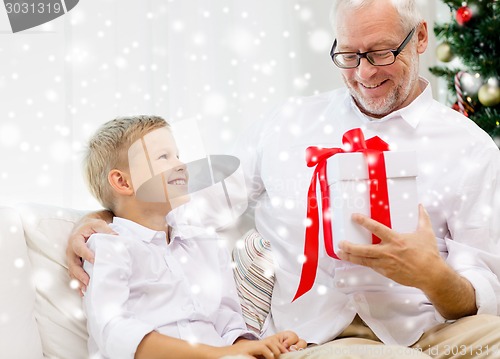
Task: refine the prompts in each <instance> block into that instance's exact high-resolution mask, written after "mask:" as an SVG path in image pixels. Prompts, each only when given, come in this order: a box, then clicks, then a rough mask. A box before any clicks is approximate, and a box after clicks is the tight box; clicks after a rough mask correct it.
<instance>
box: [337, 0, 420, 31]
mask: <svg viewBox="0 0 500 359" xmlns="http://www.w3.org/2000/svg"><path fill="white" fill-rule="evenodd" d="M389 1H390V2H391V3H392V5H393V6H394V8H395V9H396V11H397V12H398V14H399V18H400V21H401V27H402V29H403V31H405V32H406V31H410V30H411V29H413V28H414V27H416V26H417V25H418V24H419V23H420V22H422V21H423V17H422V15H421V14H420V10H419V9H418V6H417V1H416V0H389ZM375 2H377V3H379V2H380V0H333V5H332V9H331V12H330V21H331V24H332V26H333V31H334V35H335V36H337V34H336V31H337V29H336V25H335V23H336V21H337V15H338V12H339V10H341V8H344V9H361V8H363V7H365V6H369V5H372V4H374V3H375Z"/></svg>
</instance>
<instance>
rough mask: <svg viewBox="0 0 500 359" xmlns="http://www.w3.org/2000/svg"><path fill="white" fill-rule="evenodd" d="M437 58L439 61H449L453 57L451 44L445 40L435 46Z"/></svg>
mask: <svg viewBox="0 0 500 359" xmlns="http://www.w3.org/2000/svg"><path fill="white" fill-rule="evenodd" d="M436 56H437V59H438V60H439V61H441V62H450V61H451V60H453V58H454V57H455V54H454V53H453V50H452V48H451V45H450V44H449V43H447V42H442V43H441V44H439V45H438V47H437V48H436Z"/></svg>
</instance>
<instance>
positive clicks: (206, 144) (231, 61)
mask: <svg viewBox="0 0 500 359" xmlns="http://www.w3.org/2000/svg"><path fill="white" fill-rule="evenodd" d="M421 2H422V1H421ZM422 3H423V4H424V11H425V13H426V16H427V18H428V19H429V20H430V25H429V28H430V30H431V33H432V21H433V18H432V17H434V16H436V13H437V14H441V13H445V14H446V11H447V10H446V9H444V10H443V5H442V4H439V3H437V2H435V1H428V2H426V1H424V2H422ZM329 6H330V2H329V1H328V0H294V1H292V0H273V1H269V0H253V1H237V0H210V1H207V0H141V1H134V0H99V1H80V3H79V4H78V5H77V7H76V8H75V9H73V10H72V11H71V12H70V13H69V14H68V15H66V16H63V17H60V18H58V19H56V20H54V21H52V22H50V23H48V24H45V25H42V26H39V27H37V28H34V29H32V30H27V31H24V32H22V33H18V34H11V33H10V27H9V25H8V20H7V15H6V13H5V12H3V9H2V8H1V7H0V163H1V167H0V204H3V205H6V204H12V203H17V202H23V201H32V202H43V203H50V204H55V205H62V206H71V207H75V208H98V204H97V202H95V201H94V200H93V199H92V198H91V197H90V195H88V193H87V190H86V188H85V186H84V184H83V182H82V180H81V171H80V158H81V150H82V146H83V144H84V143H85V141H86V140H87V138H88V137H89V136H90V134H91V133H93V131H94V130H95V128H96V127H97V126H99V125H100V124H102V123H103V122H105V121H107V120H110V119H112V118H113V117H115V116H119V115H126V114H137V113H142V114H153V113H154V114H159V115H162V116H164V117H165V118H167V119H169V120H170V121H171V122H173V123H174V125H177V127H178V133H177V134H178V137H179V138H180V139H181V140H182V139H183V138H186V136H188V137H189V138H190V142H191V143H190V146H191V147H192V148H194V150H191V151H190V149H189V148H187V147H185V146H184V142H182V141H181V154H183V155H184V159H185V160H189V159H190V157H191V158H194V157H196V156H198V155H199V154H200V153H203V152H205V151H206V152H210V153H221V152H224V151H226V150H227V149H228V148H229V147H230V146H231V145H232V144H233V142H234V141H235V139H236V136H237V135H238V134H239V133H241V131H242V130H243V129H244V128H245V127H246V126H248V125H249V124H250V123H251V122H252V121H254V120H255V119H256V118H258V117H259V116H261V115H262V114H263V113H265V112H266V111H268V110H270V109H271V108H272V107H274V106H277V105H278V104H280V103H281V102H282V101H283V100H285V99H286V98H287V97H289V96H295V95H310V94H314V93H316V92H322V91H326V90H329V89H332V88H335V87H339V86H341V85H342V82H341V80H340V75H339V72H338V71H337V69H336V68H335V67H334V65H333V64H332V63H331V61H330V59H329V55H328V53H329V50H330V46H331V42H332V40H333V39H332V37H331V31H330V25H329V22H328V15H329ZM436 9H438V10H436ZM434 48H435V43H434V40H433V36H432V39H431V46H430V49H429V50H428V53H427V54H426V55H425V56H424V57H423V59H422V64H421V65H422V66H421V67H422V69H423V72H422V73H423V74H424V76H426V77H427V78H429V79H431V80H433V79H432V77H431V76H430V75H429V74H428V72H427V71H426V69H427V67H428V66H430V65H433V64H434V61H435V60H434V57H435V56H434V53H435V51H434ZM186 129H187V131H186ZM193 141H194V143H193Z"/></svg>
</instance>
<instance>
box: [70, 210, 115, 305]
mask: <svg viewBox="0 0 500 359" xmlns="http://www.w3.org/2000/svg"><path fill="white" fill-rule="evenodd" d="M108 213H109V212H108ZM96 216H98V217H99V218H95V217H96ZM101 218H105V219H101ZM109 218H111V217H109ZM107 219H108V218H107V216H106V215H103V213H99V214H96V213H94V214H90V215H87V216H85V217H83V218H82V219H81V220H80V221H79V222H77V223H76V224H75V226H74V227H73V230H72V232H71V234H70V236H69V239H68V246H67V247H66V260H67V262H68V271H69V275H70V277H71V278H73V279H76V280H77V281H78V282H79V284H80V285H79V291H80V295H81V296H82V295H83V292H85V290H86V289H87V285H88V283H89V276H88V274H87V273H86V272H85V271H84V270H83V260H87V261H89V262H90V263H94V253H93V252H92V251H91V250H90V249H88V247H87V245H86V242H87V240H88V239H89V237H90V236H91V235H92V234H94V233H108V234H116V233H115V232H114V231H113V230H112V229H111V228H110V227H109V226H108V223H107V221H106V220H107Z"/></svg>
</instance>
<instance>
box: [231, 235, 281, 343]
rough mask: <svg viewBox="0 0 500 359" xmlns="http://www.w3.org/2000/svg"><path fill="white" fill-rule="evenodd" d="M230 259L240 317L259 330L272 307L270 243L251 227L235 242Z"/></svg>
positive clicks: (272, 278)
mask: <svg viewBox="0 0 500 359" xmlns="http://www.w3.org/2000/svg"><path fill="white" fill-rule="evenodd" d="M233 262H234V279H235V280H236V288H237V290H238V296H239V297H240V301H241V307H242V311H243V317H244V319H245V322H246V324H247V327H248V328H249V329H250V330H253V331H254V332H256V333H257V334H259V333H260V332H261V329H262V325H263V324H264V321H265V319H266V317H267V315H268V313H269V309H270V307H271V295H272V292H273V285H274V265H273V257H272V253H271V244H270V243H269V241H267V240H265V239H264V238H262V236H261V235H260V234H259V233H258V232H257V231H256V230H255V229H252V230H250V231H248V232H247V233H245V234H244V235H243V237H242V238H241V239H240V240H239V241H238V242H237V243H236V246H235V248H234V250H233Z"/></svg>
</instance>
